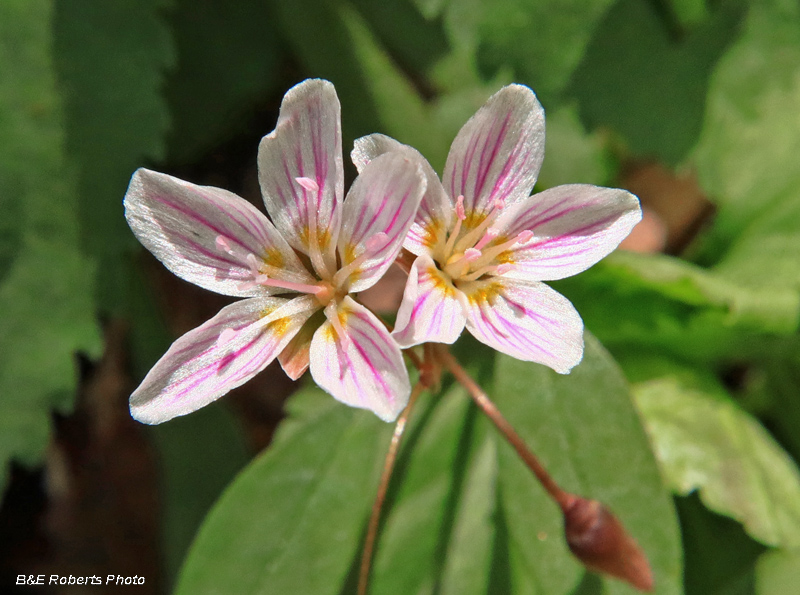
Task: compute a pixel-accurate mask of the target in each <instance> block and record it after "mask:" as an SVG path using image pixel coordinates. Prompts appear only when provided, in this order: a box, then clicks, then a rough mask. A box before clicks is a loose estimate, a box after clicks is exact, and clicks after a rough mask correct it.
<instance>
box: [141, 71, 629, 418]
mask: <svg viewBox="0 0 800 595" xmlns="http://www.w3.org/2000/svg"><path fill="white" fill-rule="evenodd" d="M352 157H353V161H354V162H355V164H356V167H357V168H358V171H359V176H358V177H357V178H356V180H355V182H354V183H353V185H352V187H351V188H350V190H349V192H348V194H347V197H346V198H345V199H344V200H343V198H342V197H343V195H344V174H343V163H342V138H341V126H340V106H339V100H338V98H337V96H336V92H335V90H334V88H333V85H331V84H330V83H329V82H327V81H322V80H308V81H305V82H303V83H301V84H299V85H297V86H295V87H294V88H292V89H290V90H289V92H288V93H287V94H286V96H285V97H284V99H283V103H282V104H281V109H280V115H279V118H278V123H277V126H276V128H275V130H274V131H273V132H272V133H271V134H269V135H267V136H265V137H264V138H263V139H262V141H261V145H260V147H259V153H258V168H259V182H260V185H261V191H262V194H263V198H264V203H265V205H266V209H267V213H268V214H269V216H270V219H268V218H267V217H265V216H264V215H263V214H262V213H261V212H260V211H259V210H258V209H256V208H255V207H253V206H252V205H251V204H250V203H248V202H247V201H245V200H244V199H242V198H239V197H238V196H236V195H234V194H232V193H229V192H227V191H225V190H221V189H218V188H211V187H202V186H196V185H193V184H190V183H187V182H183V181H181V180H178V179H176V178H173V177H171V176H167V175H164V174H159V173H156V172H152V171H148V170H145V169H140V170H138V171H137V172H136V173H135V174H134V176H133V179H132V181H131V184H130V187H129V189H128V192H127V194H126V196H125V209H126V217H127V220H128V223H129V224H130V226H131V228H132V229H133V231H134V233H135V234H136V236H137V237H138V238H139V240H140V241H141V242H142V244H144V246H145V247H147V248H148V249H149V250H150V251H151V252H152V253H153V254H154V255H155V256H156V257H157V258H158V259H159V260H161V262H163V263H164V265H165V266H166V267H167V268H169V269H170V270H171V271H172V272H173V273H175V274H176V275H178V276H179V277H181V278H183V279H185V280H187V281H190V282H192V283H195V284H197V285H199V286H201V287H204V288H206V289H209V290H211V291H215V292H217V293H221V294H224V295H229V296H236V297H241V298H246V299H243V300H239V301H237V302H235V303H233V304H231V305H229V306H227V307H225V308H223V309H222V310H221V311H220V312H219V314H217V315H216V316H215V317H214V318H212V319H211V320H209V321H208V322H206V323H205V324H203V325H202V326H200V327H198V328H196V329H194V330H192V331H190V332H188V333H187V334H185V335H184V336H183V337H181V338H179V339H178V340H177V341H176V342H175V343H174V344H173V345H172V346H171V347H170V349H169V350H168V351H167V353H166V354H165V355H164V356H163V357H162V358H161V360H159V362H158V363H157V364H156V365H155V366H154V368H153V369H152V370H151V371H150V373H149V374H148V375H147V376H146V377H145V379H144V381H143V382H142V384H141V385H140V386H139V388H137V389H136V391H135V392H134V393H133V394H132V395H131V400H130V405H131V412H132V414H133V416H134V417H135V418H136V419H138V420H140V421H142V422H145V423H160V422H163V421H167V420H169V419H172V418H173V417H176V416H179V415H185V414H187V413H190V412H192V411H195V410H197V409H199V408H200V407H203V406H204V405H207V404H208V403H210V402H212V401H214V400H216V399H218V398H219V397H221V396H222V395H223V394H225V393H227V392H228V391H230V390H231V389H233V388H235V387H237V386H239V385H241V384H243V383H244V382H246V381H247V380H248V379H250V378H252V377H253V376H254V375H256V374H257V373H258V372H260V371H261V370H263V369H264V368H265V367H266V366H267V365H268V364H269V363H271V362H272V361H273V360H274V359H275V358H277V359H278V360H279V361H280V364H281V366H282V367H283V369H284V370H285V371H286V373H287V374H288V375H289V376H290V377H292V378H294V379H296V378H299V377H300V376H301V375H302V374H303V373H304V372H305V370H306V369H307V368H310V371H311V375H312V376H313V378H314V380H315V381H316V383H317V384H318V385H319V386H320V387H322V388H323V389H324V390H326V391H327V392H329V393H330V394H331V395H333V396H334V398H336V399H337V400H339V401H341V402H343V403H346V404H348V405H351V406H354V407H360V408H365V409H369V410H371V411H373V412H374V413H375V414H376V415H377V416H378V417H380V418H381V419H383V420H386V421H391V420H394V419H395V418H396V417H397V415H398V414H399V413H400V412H401V411H402V410H403V408H404V407H405V405H406V403H407V401H408V397H409V393H410V383H409V378H408V372H407V370H406V367H405V365H404V362H403V358H402V354H401V350H400V349H401V347H402V348H405V347H410V346H412V345H418V344H421V343H425V342H440V343H452V342H454V341H455V340H456V339H457V338H458V336H459V335H460V334H461V332H462V331H463V330H464V328H465V327H466V328H467V329H468V330H469V331H470V333H472V334H473V335H474V336H475V337H476V338H477V339H478V340H480V341H482V342H484V343H486V344H487V345H489V346H491V347H493V348H495V349H497V350H498V351H501V352H503V353H506V354H509V355H511V356H513V357H516V358H519V359H522V360H527V361H535V362H539V363H542V364H545V365H547V366H550V367H551V368H553V369H554V370H556V371H557V372H560V373H567V372H569V370H570V369H571V368H572V367H573V366H575V365H576V364H577V363H578V362H579V361H580V359H581V356H582V352H583V325H582V321H581V318H580V316H579V315H578V313H577V312H576V311H575V309H574V308H573V307H572V305H571V304H570V302H569V301H568V300H567V299H566V298H564V297H563V296H561V295H560V294H558V293H557V292H555V291H554V290H552V289H550V288H549V287H548V286H547V285H545V284H544V283H542V281H548V280H555V279H561V278H563V277H567V276H570V275H573V274H575V273H578V272H580V271H582V270H584V269H586V268H588V267H589V266H591V265H592V264H594V263H595V262H597V261H598V260H600V259H601V258H603V257H604V256H606V255H607V254H608V253H609V252H611V251H612V250H613V249H614V248H616V246H617V245H618V244H619V242H620V241H621V240H622V239H623V238H624V237H625V236H626V235H627V234H628V233H629V232H630V230H631V229H632V228H633V226H634V225H635V224H636V223H637V222H638V221H639V219H640V218H641V210H640V207H639V203H638V200H637V199H636V197H635V196H633V195H631V194H629V193H627V192H625V191H623V190H617V189H609V188H599V187H596V186H589V185H568V186H558V187H555V188H552V189H549V190H546V191H544V192H541V193H539V194H537V195H535V196H530V192H531V190H532V188H533V186H534V183H535V182H536V177H537V175H538V172H539V168H540V166H541V163H542V160H543V157H544V113H543V110H542V107H541V105H540V104H539V102H538V101H537V99H536V96H535V95H534V94H533V92H532V91H531V90H530V89H528V88H527V87H524V86H520V85H510V86H507V87H504V88H503V89H501V90H500V91H498V92H497V93H496V94H495V95H493V96H492V97H491V98H490V99H489V101H488V102H487V103H486V104H485V105H484V106H483V107H482V108H481V109H480V110H479V111H478V112H477V113H476V114H475V115H474V116H473V117H472V118H471V119H470V120H469V121H468V122H467V123H466V124H465V125H464V127H463V128H462V129H461V131H460V132H459V134H458V136H457V137H456V139H455V141H454V142H453V145H452V148H451V150H450V154H449V156H448V158H447V164H446V166H445V169H444V172H443V176H442V179H441V180H440V179H439V177H438V176H437V175H436V173H435V172H434V171H433V169H432V168H431V166H430V165H429V164H428V162H427V161H426V160H425V159H424V158H423V157H422V156H421V155H420V154H419V153H418V152H417V151H416V150H414V149H412V148H411V147H408V146H406V145H402V144H400V143H399V142H397V141H395V140H393V139H391V138H389V137H386V136H383V135H379V134H375V135H370V136H367V137H364V138H361V139H358V140H357V141H356V144H355V149H354V150H353V153H352ZM403 248H405V249H406V250H408V251H409V252H410V253H412V254H414V255H415V256H416V260H415V261H414V263H413V265H412V266H411V270H410V272H409V277H408V282H407V284H406V288H405V293H404V296H403V301H402V305H401V307H400V309H399V311H398V313H397V320H396V325H395V329H394V331H393V332H392V333H390V332H389V331H388V330H387V329H386V327H385V326H384V324H383V323H382V322H381V321H380V320H379V319H378V318H377V317H376V316H375V315H374V314H373V313H372V312H370V311H369V310H368V309H367V308H365V307H364V306H363V305H361V304H359V303H358V302H357V301H356V300H354V299H353V297H352V294H356V293H358V292H360V291H363V290H365V289H367V288H369V287H371V286H372V285H374V284H375V283H376V282H377V281H378V280H379V279H380V278H381V276H382V275H383V274H384V273H385V272H386V270H387V269H388V268H389V267H390V266H391V265H392V263H393V262H394V261H395V259H396V258H397V256H398V254H399V252H400V250H401V249H403Z"/></svg>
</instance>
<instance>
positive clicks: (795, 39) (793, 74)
mask: <svg viewBox="0 0 800 595" xmlns="http://www.w3.org/2000/svg"><path fill="white" fill-rule="evenodd" d="M798 12H800V9H798V7H797V3H796V2H779V1H764V2H757V3H753V5H752V6H751V7H750V10H749V13H748V15H747V19H746V21H745V26H744V32H743V34H742V36H741V37H740V38H739V39H738V40H737V41H736V43H735V44H734V45H733V46H732V47H731V48H730V49H729V50H728V51H727V52H726V53H725V55H724V56H723V57H722V59H721V60H720V62H719V64H718V66H717V67H716V69H715V71H714V74H713V77H712V79H711V84H710V86H709V89H708V99H707V103H706V115H705V120H704V124H703V132H702V135H701V138H700V140H699V143H698V146H697V148H696V151H695V153H694V155H693V159H692V163H693V165H694V167H695V168H696V169H697V173H698V176H699V180H700V183H701V185H702V186H703V188H704V189H705V190H706V191H707V192H708V193H709V195H710V196H711V197H713V198H714V199H715V200H716V201H717V203H718V205H719V212H718V214H717V221H716V225H715V227H716V234H717V235H719V236H720V237H724V238H726V239H727V240H728V241H730V239H731V238H733V237H734V236H735V235H736V234H737V233H738V232H739V231H741V230H742V229H743V228H744V227H746V226H747V225H749V224H750V223H751V222H753V224H754V225H758V223H757V218H758V216H759V215H760V214H761V213H763V212H764V209H765V208H767V207H771V206H776V205H777V203H778V202H779V201H782V200H784V199H787V200H790V201H793V202H794V203H795V204H796V202H797V201H798V200H799V199H798V194H797V186H798V182H800V170H798V168H797V160H796V159H795V158H794V156H795V155H796V154H797V153H798V152H799V151H800V118H798V114H800V76H798V72H800V70H799V69H800V15H798ZM772 218H773V220H775V219H776V217H775V214H773V216H772ZM777 220H778V221H779V220H780V217H778V218H777ZM784 223H787V222H786V221H785V220H784ZM795 231H796V226H795Z"/></svg>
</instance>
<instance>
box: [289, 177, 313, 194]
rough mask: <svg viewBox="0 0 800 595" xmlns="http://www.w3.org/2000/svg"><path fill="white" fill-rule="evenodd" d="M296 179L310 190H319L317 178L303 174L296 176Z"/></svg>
mask: <svg viewBox="0 0 800 595" xmlns="http://www.w3.org/2000/svg"><path fill="white" fill-rule="evenodd" d="M294 181H295V182H297V183H298V184H300V185H301V186H302V187H303V188H305V189H306V190H309V191H310V192H319V184H317V182H316V180H312V179H311V178H306V177H304V176H301V177H299V178H295V179H294Z"/></svg>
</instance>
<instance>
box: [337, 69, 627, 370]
mask: <svg viewBox="0 0 800 595" xmlns="http://www.w3.org/2000/svg"><path fill="white" fill-rule="evenodd" d="M390 151H391V152H401V153H402V154H405V155H407V156H409V157H410V158H415V159H418V160H419V161H420V163H421V164H422V167H423V168H424V171H425V174H426V177H427V179H428V185H427V190H426V193H425V196H424V197H423V199H422V203H421V205H420V209H419V211H418V213H417V217H416V220H415V222H414V224H413V226H412V227H411V230H410V232H409V235H408V237H407V239H406V242H405V244H404V246H405V248H406V249H407V250H409V251H410V252H412V253H413V254H415V255H416V256H417V258H416V260H415V261H414V264H413V265H412V267H411V271H410V274H409V278H408V282H407V284H406V288H405V293H404V296H403V302H402V305H401V307H400V310H399V312H398V314H397V323H396V326H395V331H394V333H393V337H394V338H395V339H396V340H397V342H398V343H399V344H400V345H401V346H403V347H410V346H412V345H417V344H420V343H426V342H439V343H453V342H454V341H455V340H456V339H457V338H458V337H459V335H460V334H461V332H462V331H463V330H464V327H465V326H466V328H467V329H468V330H469V332H470V333H472V334H473V335H474V336H475V337H476V338H477V339H478V340H480V341H482V342H483V343H486V344H487V345H489V346H490V347H493V348H495V349H497V350H498V351H501V352H503V353H506V354H508V355H511V356H513V357H516V358H518V359H522V360H526V361H535V362H539V363H542V364H545V365H547V366H550V367H551V368H553V369H554V370H556V371H557V372H560V373H567V372H569V371H570V369H572V367H573V366H575V365H576V364H577V363H578V362H579V361H580V360H581V357H582V356H583V322H582V320H581V318H580V316H579V315H578V313H577V312H576V311H575V308H574V307H573V306H572V304H571V303H570V302H569V300H567V299H566V298H565V297H563V296H562V295H561V294H559V293H557V292H556V291H554V290H553V289H551V288H550V287H548V286H547V285H545V284H544V283H542V281H551V280H556V279H562V278H564V277H568V276H571V275H574V274H576V273H579V272H581V271H583V270H585V269H587V268H588V267H590V266H591V265H593V264H594V263H596V262H597V261H598V260H600V259H601V258H603V257H604V256H606V255H607V254H609V253H610V252H611V251H612V250H614V248H616V247H617V245H618V244H619V243H620V242H621V241H622V239H623V238H625V236H627V235H628V233H629V232H630V230H631V229H632V228H633V226H634V225H636V223H638V222H639V220H640V219H641V209H640V207H639V201H638V199H637V198H636V197H635V196H633V195H632V194H630V193H628V192H625V191H624V190H617V189H611V188H600V187H597V186H589V185H568V186H558V187H555V188H551V189H549V190H545V191H544V192H541V193H539V194H536V195H534V196H530V193H531V190H532V189H533V186H534V184H535V182H536V177H537V175H538V173H539V168H540V167H541V164H542V160H543V158H544V111H543V110H542V106H541V105H540V104H539V102H538V100H537V99H536V96H535V95H534V93H533V91H531V90H530V89H528V88H527V87H524V86H521V85H510V86H507V87H504V88H503V89H501V90H500V91H498V92H497V93H496V94H495V95H493V96H492V97H491V98H490V99H489V101H488V102H487V103H486V104H485V105H484V106H483V107H482V108H481V109H480V110H478V112H477V113H476V114H475V115H474V116H473V117H472V118H471V119H470V120H469V121H468V122H467V123H466V124H465V125H464V127H463V128H462V129H461V131H460V132H459V133H458V136H457V137H456V139H455V141H454V142H453V146H452V147H451V149H450V154H449V155H448V157H447V163H446V165H445V169H444V174H443V176H442V181H440V180H439V178H438V176H437V175H436V173H435V172H434V171H433V169H432V168H431V166H430V165H429V164H428V163H427V161H425V159H424V158H423V157H422V156H421V155H420V154H419V153H418V152H417V151H415V150H414V149H412V148H411V147H407V146H405V145H401V144H400V143H398V142H397V141H395V140H393V139H391V138H389V137H386V136H383V135H379V134H375V135H370V136H367V137H364V138H361V139H359V140H357V141H356V146H355V149H354V150H353V161H354V162H355V163H356V166H357V167H358V168H359V171H366V170H367V168H368V167H370V166H371V164H372V163H373V162H374V161H375V160H376V159H380V158H381V157H380V156H382V155H384V154H386V153H387V152H390Z"/></svg>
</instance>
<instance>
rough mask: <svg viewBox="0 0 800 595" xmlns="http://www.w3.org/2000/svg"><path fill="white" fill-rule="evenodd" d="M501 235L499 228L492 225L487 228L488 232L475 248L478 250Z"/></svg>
mask: <svg viewBox="0 0 800 595" xmlns="http://www.w3.org/2000/svg"><path fill="white" fill-rule="evenodd" d="M499 235H500V232H499V231H498V230H497V228H495V227H490V228H489V229H487V230H486V233H485V234H484V236H483V237H482V238H481V240H480V242H478V243H477V244H475V249H476V250H480V249H482V248H483V247H484V246H485V245H486V244H488V243H489V242H491V241H492V240H493V239H495V238H496V237H497V236H499Z"/></svg>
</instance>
